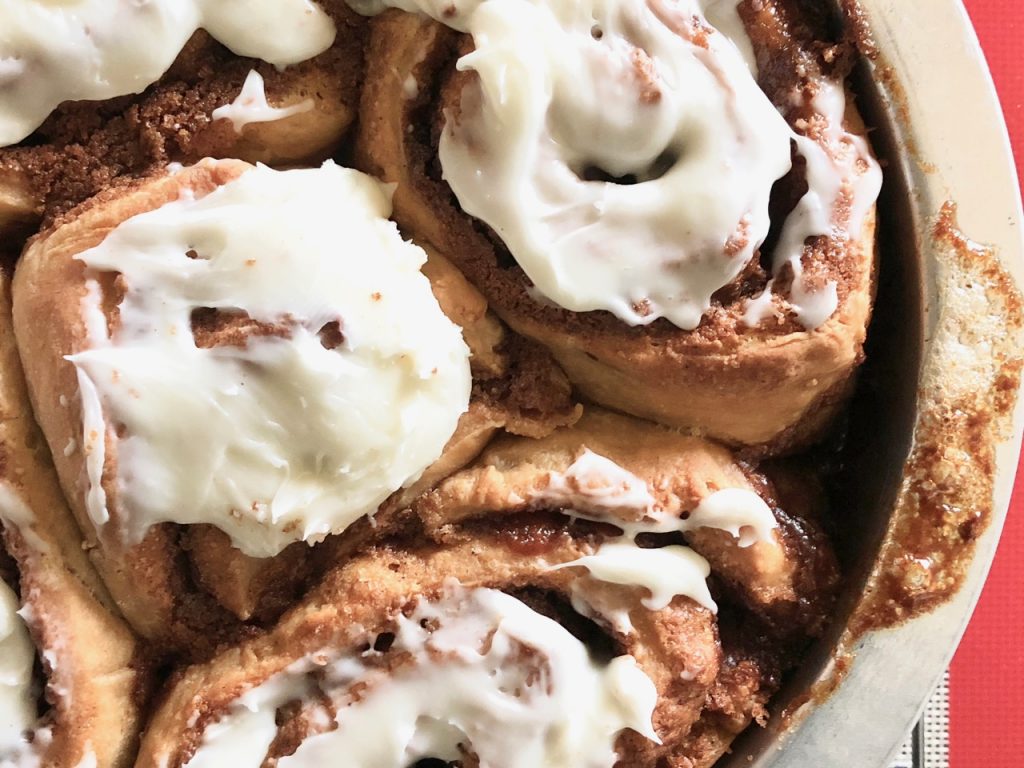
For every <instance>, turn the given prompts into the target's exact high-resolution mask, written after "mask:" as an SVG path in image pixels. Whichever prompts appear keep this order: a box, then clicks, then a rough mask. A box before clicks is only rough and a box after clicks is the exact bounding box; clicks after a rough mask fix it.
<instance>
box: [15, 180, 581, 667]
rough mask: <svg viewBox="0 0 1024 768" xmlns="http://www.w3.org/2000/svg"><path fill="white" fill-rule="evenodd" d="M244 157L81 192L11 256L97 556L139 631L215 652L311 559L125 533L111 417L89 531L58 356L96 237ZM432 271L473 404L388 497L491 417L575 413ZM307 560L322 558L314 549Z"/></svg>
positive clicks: (69, 394)
mask: <svg viewBox="0 0 1024 768" xmlns="http://www.w3.org/2000/svg"><path fill="white" fill-rule="evenodd" d="M250 167H251V166H249V165H248V164H247V163H243V162H240V161H231V160H221V161H213V160H208V161H204V162H202V163H200V164H198V165H196V166H192V167H189V168H186V169H184V170H182V171H180V172H179V173H177V174H174V175H170V176H163V177H156V178H153V179H151V180H149V181H146V182H144V183H140V184H138V185H136V187H135V188H134V189H127V190H126V189H117V190H113V191H112V192H110V193H108V194H106V195H102V196H99V197H97V198H95V199H94V200H92V201H88V202H86V203H85V204H83V205H82V206H80V207H79V208H78V209H76V211H74V215H72V216H70V217H69V218H68V221H67V222H66V223H65V224H63V225H61V226H59V227H56V228H55V229H53V230H51V231H50V232H48V233H44V234H43V235H41V236H39V237H37V238H36V239H35V240H34V242H33V243H32V244H31V246H30V247H29V248H28V249H27V251H26V253H25V255H24V256H23V257H22V259H21V261H20V262H19V265H18V269H17V274H16V277H15V281H14V282H15V288H14V294H15V325H16V329H17V333H18V336H19V343H20V348H21V350H22V357H23V359H24V365H25V369H26V373H27V377H28V381H29V389H30V392H31V394H32V398H33V403H34V407H35V412H36V414H37V417H38V418H39V421H40V423H41V425H42V427H43V432H44V433H45V435H46V437H47V440H48V442H49V444H50V448H51V451H52V452H53V454H54V456H55V457H56V464H57V469H58V473H59V474H60V477H61V481H62V483H63V486H64V490H65V493H66V494H67V497H68V498H69V499H70V501H71V506H72V509H73V510H74V512H75V514H76V516H77V518H78V520H79V523H80V525H81V526H82V529H83V530H84V531H85V532H86V538H87V541H88V542H89V544H90V547H91V555H92V557H93V560H94V562H95V564H96V566H97V568H98V570H99V571H100V573H101V574H102V575H103V577H104V579H105V580H106V582H107V584H108V586H109V588H110V590H111V593H112V594H113V595H114V597H115V599H116V600H117V602H118V605H119V606H120V607H121V610H122V611H123V612H124V613H125V616H126V617H127V618H128V620H129V622H130V623H131V624H132V626H133V627H135V629H136V630H137V631H139V632H140V633H141V634H142V635H143V636H145V637H147V638H150V639H159V640H161V641H162V642H163V643H165V644H166V645H168V646H169V647H170V648H171V649H176V650H178V651H180V652H183V653H187V654H192V655H196V654H199V655H201V654H203V653H209V652H210V651H211V650H212V649H213V648H215V647H216V645H217V644H218V643H220V642H225V641H229V640H232V639H237V638H238V637H239V636H240V634H243V633H244V627H243V626H242V625H241V624H240V622H246V621H249V620H257V621H269V620H272V619H273V618H274V617H276V616H277V615H279V613H280V611H281V610H282V609H283V607H284V606H285V605H286V604H287V603H288V602H289V601H290V600H293V599H294V598H295V597H296V596H297V595H298V594H300V593H301V591H302V589H303V587H304V586H305V584H306V583H307V578H308V577H310V576H311V575H312V573H313V572H315V571H316V570H317V569H316V568H314V567H312V566H311V565H310V566H309V567H308V568H306V567H304V568H298V569H287V568H284V567H283V566H282V564H281V563H280V562H276V561H274V560H268V561H263V562H261V561H258V560H254V559H253V558H249V557H246V556H245V555H243V554H241V553H240V552H238V551H237V550H235V549H234V548H232V547H230V546H225V544H224V541H223V537H221V536H219V535H218V534H217V533H216V532H214V531H212V530H211V529H209V528H207V527H200V528H198V529H195V530H191V531H188V533H187V534H182V533H181V531H180V530H179V529H178V527H176V526H173V525H170V524H167V525H158V526H154V527H153V528H151V529H150V531H149V532H148V533H147V535H146V537H145V538H144V539H143V540H142V542H141V543H139V544H136V545H134V546H129V545H126V544H125V543H124V542H123V541H122V540H121V537H120V535H119V533H118V531H119V527H120V525H121V521H122V520H124V519H125V516H126V515H130V514H131V512H130V510H125V509H122V508H121V507H120V503H119V493H118V488H117V484H116V476H117V463H116V462H117V444H118V437H117V435H116V433H115V430H113V429H108V433H107V435H106V436H105V463H104V471H103V481H102V483H103V488H104V490H105V492H106V498H107V499H108V505H109V508H110V514H111V521H110V523H109V524H107V525H105V526H103V527H102V528H101V529H100V530H99V531H97V529H96V526H94V525H93V523H92V521H91V520H90V519H89V516H88V512H87V510H86V507H85V497H86V493H87V489H88V478H87V477H86V473H85V456H84V454H83V452H82V451H70V452H65V451H64V447H65V446H68V445H74V444H76V443H75V441H78V440H79V439H80V438H81V429H82V426H81V425H82V409H81V402H80V400H79V397H78V383H77V378H76V374H75V371H74V367H73V366H72V365H71V364H70V363H69V362H67V361H66V360H65V359H64V358H65V356H66V355H69V354H73V353H75V352H78V351H81V350H83V349H86V348H88V346H89V340H88V338H87V335H86V328H85V321H84V318H83V316H82V313H81V303H82V299H83V297H84V296H85V293H86V279H85V270H84V266H83V264H82V263H81V262H80V261H77V260H76V259H75V258H74V257H75V255H76V254H79V253H81V252H82V251H84V250H86V249H88V248H91V247H93V246H95V245H97V244H99V242H101V241H102V240H103V238H104V237H106V235H107V234H108V233H109V232H110V231H111V230H112V229H113V228H114V227H116V226H117V225H118V224H120V223H121V222H122V221H124V220H126V219H128V218H130V217H131V216H135V215H138V214H140V213H143V212H145V211H149V210H153V209H155V208H158V207H160V206H161V205H163V204H165V203H168V202H171V201H173V200H177V199H178V198H179V197H180V195H181V193H182V190H185V189H188V190H190V191H191V193H192V194H193V195H195V196H196V197H202V196H204V195H206V194H208V193H210V192H211V191H213V190H214V189H216V188H217V187H219V186H221V185H223V184H226V183H228V182H230V181H231V180H233V179H235V178H237V177H238V176H239V175H240V174H242V173H244V172H245V171H246V170H248V169H249V168H250ZM428 272H429V273H430V274H431V276H432V277H434V278H435V279H436V280H437V281H436V282H435V283H433V288H434V291H435V293H436V295H437V296H438V298H439V303H440V304H441V305H442V307H443V308H444V309H446V310H447V311H449V312H450V313H451V317H452V319H453V320H454V321H455V322H456V323H458V324H460V325H461V326H462V327H463V328H464V329H466V330H467V334H466V337H467V340H468V341H469V342H470V343H471V344H474V345H476V344H481V345H482V346H473V348H472V351H473V353H474V354H473V358H472V367H473V369H474V375H475V384H474V397H473V400H472V402H471V405H470V409H469V411H468V412H467V413H466V414H465V415H464V416H463V418H462V419H461V421H460V423H459V426H458V429H457V431H456V433H455V435H454V436H453V437H452V439H451V441H450V442H449V445H448V447H447V450H446V451H445V453H444V454H443V455H442V457H441V458H440V459H439V460H438V462H436V463H435V464H434V465H433V466H431V467H430V468H428V470H427V471H426V472H425V473H424V476H423V478H422V479H421V480H420V482H419V483H417V484H416V485H415V486H413V488H411V489H409V491H407V492H400V493H399V494H397V496H396V499H401V498H409V497H411V495H414V494H415V493H419V492H421V491H422V490H424V489H425V488H427V487H428V486H429V485H430V484H431V483H434V482H436V481H438V480H440V479H441V478H442V477H443V476H444V475H445V474H448V473H450V472H452V471H454V470H455V469H458V468H459V467H460V466H462V465H463V464H464V463H466V462H467V461H470V460H471V459H472V458H474V457H475V455H476V454H477V453H478V452H479V451H480V450H481V449H482V448H483V446H484V445H485V444H486V442H487V441H488V440H489V439H490V438H491V436H492V435H493V434H494V433H495V432H496V431H498V430H499V429H505V430H508V431H511V432H514V433H517V434H529V435H542V434H546V433H547V432H549V431H550V430H552V429H554V428H555V427H556V426H558V425H562V424H568V423H571V422H572V421H573V420H575V418H577V417H578V409H577V407H576V406H575V405H574V403H573V402H572V399H571V391H570V387H569V384H568V382H567V381H566V380H565V378H564V376H562V375H561V373H560V372H559V371H558V370H557V369H556V368H555V367H554V365H553V364H552V363H551V361H550V359H549V358H548V357H547V355H546V353H544V352H543V351H542V350H540V349H536V348H532V347H530V346H529V345H524V344H523V343H522V342H521V341H518V340H516V339H512V338H510V337H509V336H508V334H507V333H506V332H505V330H504V329H503V328H502V326H501V325H500V324H499V323H498V322H497V321H496V320H494V318H493V317H491V316H489V315H488V313H487V311H486V303H485V302H484V301H483V299H482V298H481V297H480V295H479V294H478V293H477V292H476V291H475V289H473V288H471V287H470V286H469V284H468V283H467V282H466V281H465V280H464V279H462V278H461V276H460V275H458V274H457V273H454V272H453V271H452V270H451V268H450V267H445V265H444V262H443V261H442V260H437V261H436V262H435V263H433V264H432V265H431V267H430V268H429V270H428ZM101 282H102V286H103V291H104V307H105V312H106V315H107V321H108V324H111V325H114V324H116V322H117V309H116V307H117V303H118V301H119V290H120V289H119V287H118V282H117V279H116V277H115V276H114V275H108V276H105V277H104V279H103V280H102V281H101ZM209 325H210V327H209V328H207V329H206V331H205V333H206V335H207V336H209V339H208V340H209V342H210V343H226V344H230V343H236V341H234V339H235V337H236V336H239V334H241V336H242V337H244V335H245V334H246V333H249V332H253V330H254V329H252V328H248V327H246V328H244V329H243V328H240V327H236V326H234V325H232V324H230V323H227V324H221V325H217V324H215V323H210V324H209ZM255 330H256V331H257V332H261V333H262V332H264V330H265V329H255ZM395 503H397V502H395ZM183 536H184V538H182V537H183ZM182 548H184V550H185V551H187V552H190V553H192V554H193V555H194V556H195V557H193V558H192V559H191V563H190V564H189V563H187V562H183V561H182V559H181V558H180V557H179V556H178V553H180V552H181V551H182ZM288 557H297V555H295V554H294V553H293V554H292V555H289V556H288ZM310 562H311V563H315V562H318V561H317V559H316V557H311V558H310ZM307 565H309V564H308V563H307ZM204 566H205V567H208V568H211V569H212V570H210V571H207V570H205V568H204ZM196 571H198V572H196Z"/></svg>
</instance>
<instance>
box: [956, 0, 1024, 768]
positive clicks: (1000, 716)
mask: <svg viewBox="0 0 1024 768" xmlns="http://www.w3.org/2000/svg"><path fill="white" fill-rule="evenodd" d="M965 5H966V6H967V10H968V12H969V13H970V15H971V18H972V20H973V22H974V25H975V27H976V29H977V30H978V36H979V38H980V39H981V44H982V47H983V48H984V49H985V55H986V57H987V58H988V62H989V66H990V67H991V69H992V74H993V77H994V78H995V82H996V87H997V88H998V90H999V95H1000V98H1001V99H1002V102H1003V109H1004V111H1005V113H1006V118H1007V123H1008V125H1009V128H1010V138H1011V139H1012V140H1013V143H1014V148H1015V150H1016V153H1017V170H1018V173H1020V172H1021V171H1022V170H1024V167H1022V161H1024V56H1022V55H1021V38H1022V36H1024V0H965ZM1022 175H1024V174H1022ZM1022 468H1024V463H1022ZM1019 469H1021V468H1019ZM1022 582H1024V474H1021V471H1019V472H1018V477H1017V486H1016V490H1015V493H1014V499H1013V503H1012V505H1011V508H1010V516H1009V518H1008V520H1007V524H1006V529H1005V532H1004V533H1003V538H1002V542H1001V544H1000V547H999V554H998V556H997V558H996V561H995V565H994V566H993V568H992V573H991V576H990V577H989V580H988V583H987V585H986V587H985V591H984V593H983V595H982V598H981V602H980V603H979V605H978V609H977V611H976V612H975V614H974V619H973V620H972V621H971V625H970V627H969V628H968V630H967V634H966V636H965V637H964V641H963V643H962V644H961V646H960V650H959V651H958V652H957V655H956V658H955V660H954V662H953V667H952V670H951V674H950V765H951V768H1020V766H1024V591H1022V586H1024V583H1022Z"/></svg>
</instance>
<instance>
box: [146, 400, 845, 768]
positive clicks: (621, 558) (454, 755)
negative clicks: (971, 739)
mask: <svg viewBox="0 0 1024 768" xmlns="http://www.w3.org/2000/svg"><path fill="white" fill-rule="evenodd" d="M637 449H638V450H637ZM599 451H601V452H603V453H599ZM611 457H614V459H613V458H611ZM618 460H621V461H623V462H624V463H625V464H627V465H628V466H629V467H630V468H631V469H627V468H626V467H625V466H622V465H620V464H618V463H617V461H618ZM631 470H632V471H631ZM408 515H409V517H408V519H407V521H406V525H405V527H404V534H403V535H401V536H398V537H391V538H389V539H386V540H384V541H379V542H378V543H376V544H374V545H373V546H370V547H366V546H365V544H361V545H359V546H355V545H353V548H357V549H359V550H360V551H361V552H362V554H359V555H357V556H354V557H351V558H348V559H347V560H346V562H345V564H344V565H342V566H340V567H338V568H337V569H336V570H334V571H332V572H331V573H330V574H329V575H328V576H327V577H326V578H325V580H324V581H323V583H322V584H321V585H320V586H319V587H317V588H316V589H315V590H314V591H313V592H311V593H310V595H309V596H307V598H306V599H305V600H303V601H302V602H301V603H300V604H299V605H298V606H297V607H296V608H295V609H294V610H293V611H291V612H289V613H288V614H287V615H286V616H285V617H284V618H283V619H282V621H281V623H280V624H279V625H278V626H276V627H275V628H274V629H273V630H272V631H271V632H270V633H268V634H267V635H265V636H263V637H260V638H258V639H254V640H251V641H248V642H246V643H243V644H242V645H241V646H239V647H238V648H233V649H231V650H227V651H224V652H223V653H222V654H221V655H219V656H218V657H217V658H215V659H213V660H211V661H210V662H208V663H207V664H204V665H200V666H196V667H192V668H190V669H188V670H186V671H185V672H184V673H183V674H182V675H181V677H180V679H178V680H176V681H175V682H174V684H173V686H172V688H171V690H170V691H169V693H168V694H167V695H166V697H165V698H164V699H163V702H162V704H161V706H160V708H159V710H158V711H157V713H156V714H155V715H154V718H153V720H152V722H151V723H150V726H149V728H148V729H147V732H146V735H145V737H144V740H143V745H142V749H141V755H140V760H139V765H140V766H158V765H160V766H163V765H166V766H175V767H176V766H192V767H193V768H199V767H200V766H206V765H211V766H212V765H218V764H221V762H222V761H223V760H225V759H227V756H230V758H231V759H232V760H234V761H238V762H239V765H240V766H261V765H268V764H273V765H279V766H282V768H284V767H285V766H296V767H297V766H304V765H320V764H323V763H324V761H325V760H326V756H327V755H336V754H345V755H347V756H348V759H349V760H350V761H351V762H352V764H358V765H395V766H398V765H413V764H416V763H417V761H418V760H429V759H433V760H437V761H442V762H444V763H445V764H449V765H458V766H476V765H499V764H500V765H503V766H520V765H522V766H537V765H545V766H566V768H568V767H569V766H580V765H587V766H608V767H610V766H613V765H621V766H627V765H628V766H636V767H638V768H639V767H642V766H665V765H671V766H688V767H690V768H693V767H694V766H710V765H711V764H713V763H714V762H715V760H717V759H718V757H720V756H721V754H723V753H724V751H725V750H726V749H727V748H728V745H729V743H730V742H731V740H732V738H733V737H734V736H735V735H736V734H737V733H739V732H740V731H742V730H743V728H745V727H746V726H747V725H748V724H749V723H750V722H751V721H753V720H754V719H759V720H762V721H763V720H764V718H765V717H766V716H767V709H766V705H767V702H768V700H769V698H770V697H771V695H772V694H773V693H774V691H775V689H776V688H777V685H778V680H779V676H780V672H781V670H782V669H783V668H785V666H787V665H789V664H792V663H793V661H794V659H795V657H796V655H797V654H798V649H800V648H802V645H803V643H805V642H806V638H807V637H808V636H810V635H813V634H815V633H817V632H818V631H820V622H821V619H822V617H823V616H824V615H825V614H826V613H827V610H828V608H829V606H830V603H831V598H832V591H833V588H834V584H835V563H834V560H833V559H832V555H831V551H830V549H829V548H828V545H827V542H826V541H825V539H824V537H823V535H822V534H821V533H820V532H819V531H818V530H817V527H816V526H815V525H814V524H813V523H812V522H810V521H807V520H802V521H799V522H797V520H796V518H793V517H790V516H789V515H787V513H785V512H783V511H782V509H781V507H780V506H779V503H778V502H777V501H776V500H775V499H774V497H773V496H772V491H771V484H770V483H769V482H768V481H767V479H765V478H764V477H763V476H762V475H760V473H758V472H755V471H753V470H749V469H744V468H743V467H741V466H739V465H737V464H736V463H735V462H734V460H733V459H731V457H729V455H728V453H727V452H725V451H724V450H723V449H721V448H719V447H717V446H714V445H711V444H709V443H704V442H702V441H700V440H697V439H694V438H687V437H681V436H679V435H678V434H675V433H671V432H668V431H667V430H663V429H661V428H658V427H654V426H643V425H640V424H638V423H636V422H634V421H633V420H631V419H627V418H624V417H619V416H615V415H612V414H606V413H600V412H597V411H588V413H587V414H586V415H585V416H584V417H583V419H582V420H581V421H580V422H579V423H578V424H577V425H576V426H575V427H573V428H571V429H567V430H562V431H559V432H558V433H556V434H554V435H552V436H549V437H547V438H544V439H542V440H540V441H538V442H537V443H536V444H531V441H528V440H522V439H519V440H511V439H509V440H501V441H498V443H497V444H495V445H494V446H493V447H491V448H489V449H488V450H487V451H486V452H485V453H484V454H483V455H482V456H481V458H480V459H479V460H478V461H477V462H475V463H474V465H473V466H472V467H471V468H469V469H466V470H463V471H462V472H460V473H457V474H456V475H453V476H452V477H450V478H449V479H448V480H446V481H444V482H443V483H441V485H440V486H439V487H438V488H437V489H436V490H434V491H432V492H430V493H429V494H427V495H426V496H424V497H422V498H421V499H419V500H417V501H416V502H414V503H413V504H412V505H411V506H410V509H409V511H408ZM678 534H682V535H685V536H686V537H687V541H688V542H689V544H690V545H692V547H693V548H690V547H688V546H684V545H683V544H682V543H680V542H681V539H679V540H677V539H676V538H674V537H675V536H677V535H678ZM696 550H699V551H700V553H701V554H698V552H697V551H696ZM705 556H706V559H705ZM709 574H712V577H711V578H712V581H710V582H709V581H708V576H709ZM718 578H721V581H720V582H719V581H717V579H718ZM709 585H710V586H709ZM713 593H714V594H713ZM798 606H799V607H798Z"/></svg>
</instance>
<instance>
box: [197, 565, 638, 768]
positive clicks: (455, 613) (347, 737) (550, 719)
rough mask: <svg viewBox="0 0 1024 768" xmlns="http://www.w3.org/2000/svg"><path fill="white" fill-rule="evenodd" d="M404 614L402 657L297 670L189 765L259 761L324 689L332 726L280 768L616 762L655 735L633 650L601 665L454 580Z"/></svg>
mask: <svg viewBox="0 0 1024 768" xmlns="http://www.w3.org/2000/svg"><path fill="white" fill-rule="evenodd" d="M393 618H394V621H395V625H396V628H395V631H394V636H395V640H394V643H393V645H392V647H391V649H390V651H389V654H391V656H392V657H398V658H402V657H405V659H406V660H405V662H404V663H400V664H399V665H397V666H393V667H391V668H384V667H382V666H380V665H374V664H373V661H374V659H375V656H376V655H377V654H376V653H375V652H374V651H372V650H371V651H368V652H366V653H363V654H354V653H351V652H350V653H346V654H341V655H336V656H334V657H333V658H326V659H325V658H322V657H321V658H316V659H313V658H311V659H307V660H305V661H303V662H300V663H299V664H297V665H293V667H291V668H290V669H288V670H287V671H285V672H283V673H281V674H279V675H277V676H275V677H273V678H271V679H270V680H268V681H267V682H265V683H263V684H262V685H260V686H258V687H256V688H254V689H252V690H250V691H249V692H247V693H245V694H244V695H243V696H242V697H241V698H239V699H238V700H236V702H235V703H234V704H233V705H232V707H231V709H230V710H229V711H228V713H227V714H226V715H225V716H224V717H223V718H221V719H220V720H219V721H218V722H216V723H215V724H213V725H211V726H210V727H208V728H207V729H206V732H205V734H204V740H203V743H202V745H201V746H200V748H199V750H198V751H197V752H196V754H195V755H194V756H193V758H192V760H191V761H190V762H189V763H188V765H189V766H190V768H208V767H211V768H212V766H220V765H224V764H225V762H224V761H225V758H230V762H231V764H232V765H237V766H239V768H249V767H250V766H252V767H253V768H255V766H258V765H260V764H262V762H263V760H264V758H265V757H266V754H267V749H268V747H269V746H270V744H271V742H272V741H273V738H274V736H275V734H276V724H275V715H276V712H277V710H278V708H280V707H281V706H283V705H285V704H287V703H289V702H292V701H296V700H298V701H310V700H311V698H312V697H313V696H316V695H325V696H326V697H328V698H329V699H330V700H331V702H332V703H333V705H334V706H335V708H336V711H337V714H336V715H335V716H334V718H333V719H334V723H329V725H330V727H331V728H332V730H328V731H327V732H325V733H319V734H316V735H312V736H309V737H308V738H306V739H305V740H304V741H302V743H301V744H300V745H299V746H298V748H297V749H296V750H295V752H294V753H293V754H291V755H289V756H287V757H283V758H281V759H280V760H279V761H278V763H277V764H278V765H279V766H281V768H303V767H304V766H319V765H328V764H331V763H332V762H333V761H335V760H336V757H337V755H342V754H343V755H345V760H346V764H350V765H360V766H366V765H394V766H399V765H410V764H412V763H415V762H416V761H417V760H419V759H423V758H428V757H433V758H439V759H442V760H457V759H459V758H460V757H461V756H462V754H463V753H462V752H461V749H466V750H469V751H471V752H472V753H474V754H476V755H477V756H478V757H479V759H480V763H481V765H502V766H508V768H534V767H535V766H540V765H543V766H549V767H550V768H611V766H613V765H614V764H615V763H616V761H617V755H616V752H615V740H616V738H617V736H618V734H619V733H621V732H622V731H623V730H625V729H632V730H635V731H637V732H639V733H641V734H643V735H644V736H647V737H648V738H650V739H652V740H655V741H657V735H656V734H655V732H654V730H653V727H652V723H651V718H652V715H653V712H654V707H655V704H656V702H657V692H656V690H655V687H654V684H653V682H651V680H650V678H648V677H647V676H646V675H645V674H644V673H643V672H642V671H641V670H640V669H639V668H638V667H637V665H636V661H635V660H634V659H633V658H632V657H631V656H620V657H618V658H616V659H613V660H612V661H611V662H608V663H606V664H602V663H597V662H595V661H594V660H592V659H591V658H590V656H589V654H588V652H587V649H586V647H585V646H584V645H583V644H582V643H581V642H580V641H579V640H577V639H576V638H575V637H573V636H572V635H571V634H570V633H569V632H568V631H566V630H565V629H564V628H563V627H562V626H561V625H559V624H557V623H556V622H554V621H552V620H551V619H549V618H547V617H545V616H542V615H540V614H538V613H536V612H534V611H533V610H531V609H530V608H528V607H527V606H526V605H524V604H523V603H521V602H520V601H519V600H517V599H515V598H513V597H510V596H509V595H506V594H504V593H502V592H498V591H495V590H491V589H464V588H462V587H459V586H458V585H455V584H451V585H448V589H447V592H446V594H445V595H444V596H443V597H442V598H441V599H440V600H438V601H436V602H426V601H423V600H420V601H419V602H418V603H417V605H416V607H415V609H414V610H413V611H412V613H411V615H410V616H408V617H406V616H404V615H402V614H397V615H396V616H395V617H393ZM313 673H315V675H314V674H313ZM354 689H358V690H359V695H358V697H355V696H353V694H352V691H353V690H354Z"/></svg>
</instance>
